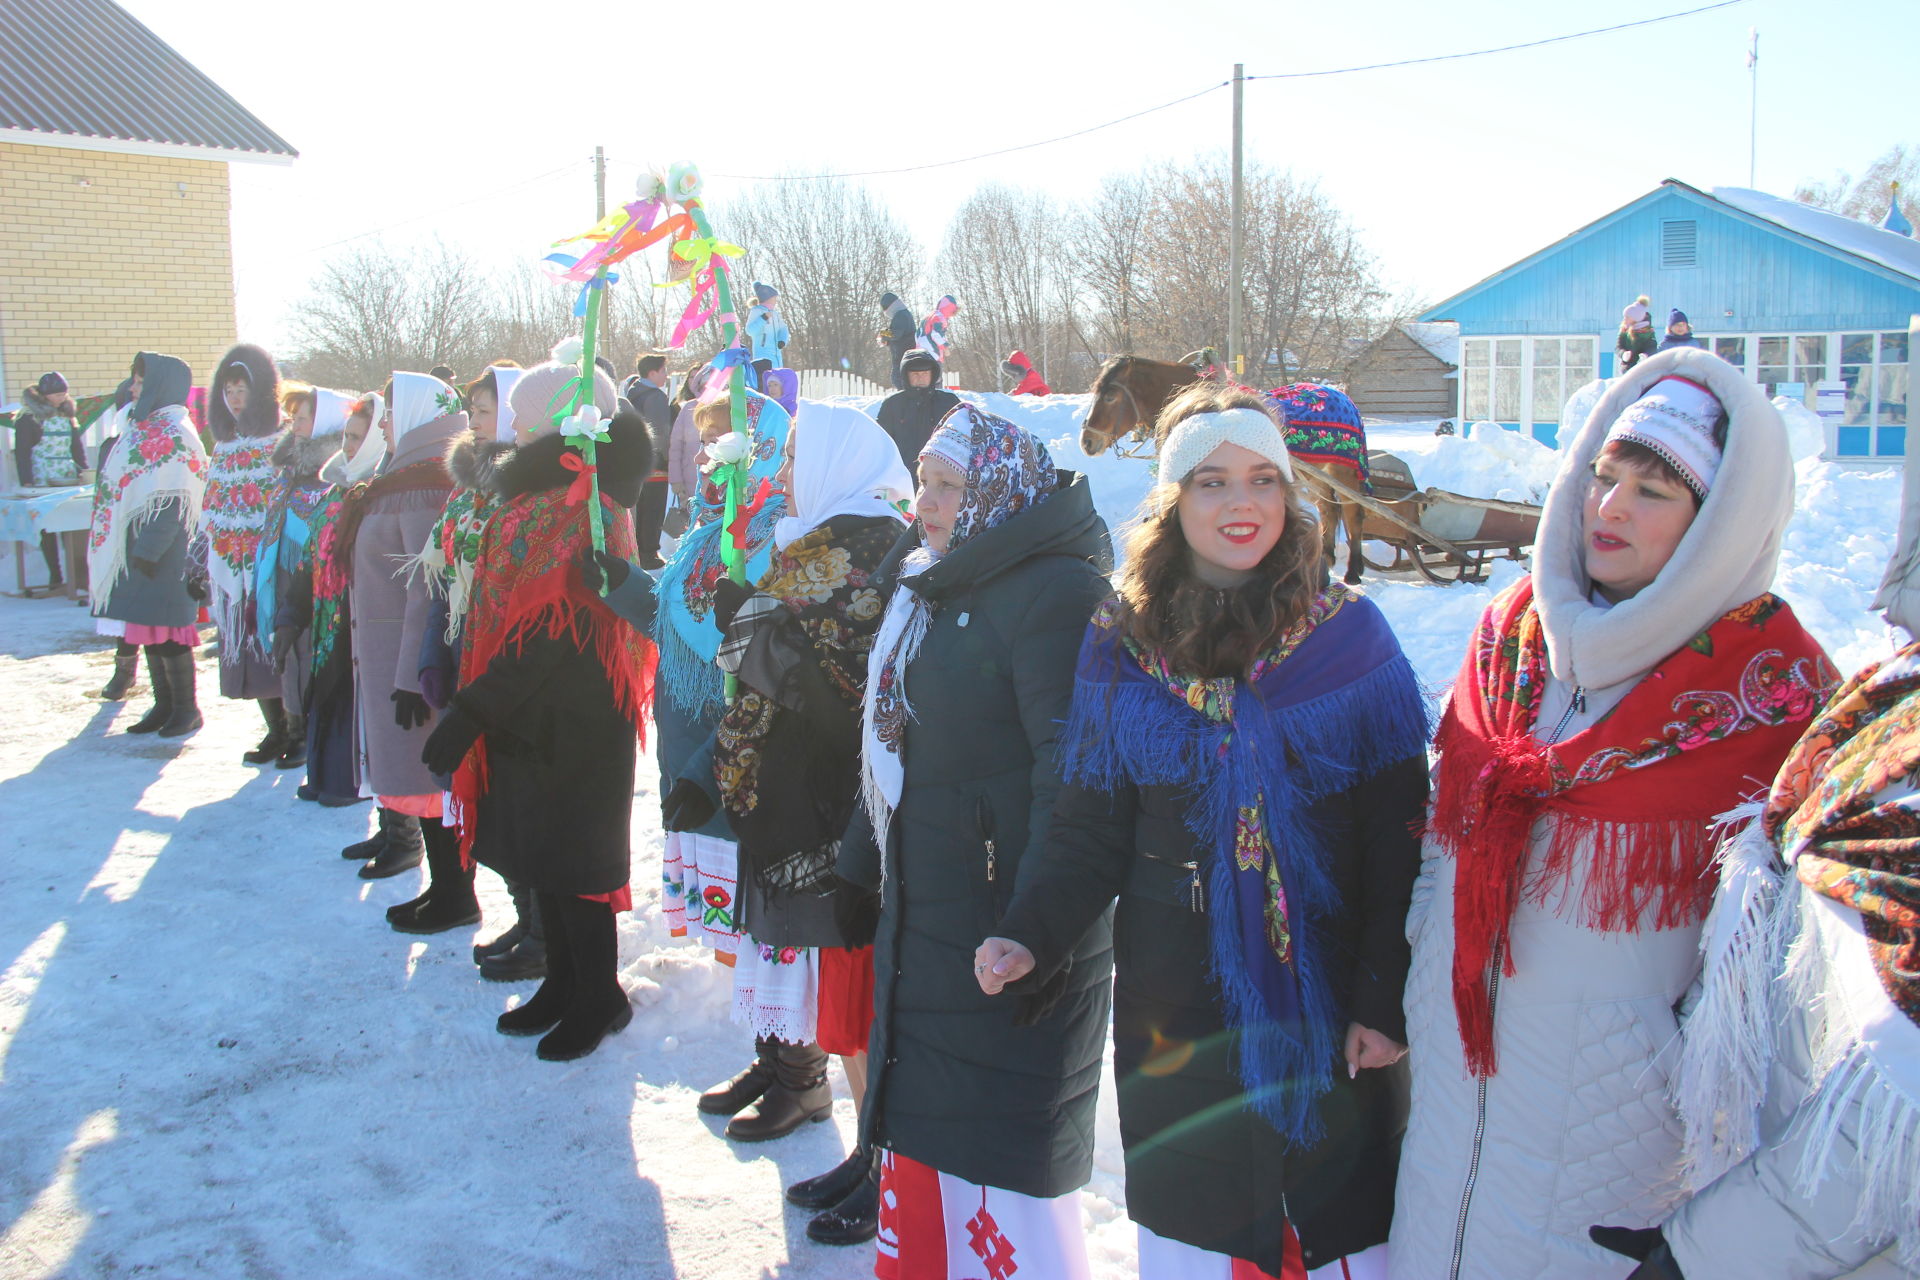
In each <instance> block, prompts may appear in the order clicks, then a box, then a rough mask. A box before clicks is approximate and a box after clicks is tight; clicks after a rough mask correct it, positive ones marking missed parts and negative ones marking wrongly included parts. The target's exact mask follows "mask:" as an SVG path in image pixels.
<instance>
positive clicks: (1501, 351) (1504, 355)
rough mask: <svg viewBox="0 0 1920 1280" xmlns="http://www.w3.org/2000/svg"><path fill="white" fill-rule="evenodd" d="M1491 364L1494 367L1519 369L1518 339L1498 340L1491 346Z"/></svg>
mask: <svg viewBox="0 0 1920 1280" xmlns="http://www.w3.org/2000/svg"><path fill="white" fill-rule="evenodd" d="M1493 362H1494V363H1495V364H1496V365H1502V366H1511V367H1513V368H1515V369H1517V368H1519V367H1520V339H1518V338H1498V339H1495V341H1494V344H1493Z"/></svg>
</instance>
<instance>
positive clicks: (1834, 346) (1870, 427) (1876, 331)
mask: <svg viewBox="0 0 1920 1280" xmlns="http://www.w3.org/2000/svg"><path fill="white" fill-rule="evenodd" d="M1905 332H1906V331H1905V330H1902V329H1885V328H1873V327H1868V328H1861V329H1834V330H1830V331H1826V332H1821V331H1818V330H1812V329H1799V330H1793V331H1790V332H1783V331H1781V330H1777V329H1775V330H1768V331H1764V332H1762V331H1757V330H1755V331H1748V332H1744V333H1742V332H1721V331H1715V332H1712V333H1702V332H1700V331H1699V330H1697V329H1696V330H1695V331H1694V336H1695V337H1697V338H1699V339H1700V340H1701V341H1702V342H1704V343H1706V344H1707V350H1709V351H1712V350H1713V349H1714V340H1715V339H1716V338H1742V339H1745V341H1746V344H1747V345H1746V363H1745V364H1744V365H1741V366H1739V368H1740V372H1741V373H1742V374H1743V375H1744V376H1745V377H1746V379H1747V381H1748V382H1751V383H1754V384H1755V385H1763V384H1761V382H1760V376H1759V370H1758V365H1759V359H1760V339H1762V338H1785V339H1787V341H1788V343H1789V344H1791V343H1792V341H1793V340H1794V339H1795V338H1825V339H1826V341H1827V359H1826V367H1825V368H1823V369H1821V370H1820V373H1819V376H1818V377H1811V376H1809V377H1805V378H1803V379H1801V380H1802V381H1804V382H1805V383H1806V387H1807V395H1806V404H1807V407H1808V408H1810V409H1811V408H1814V407H1815V404H1814V390H1815V384H1816V383H1820V382H1838V381H1840V366H1841V365H1843V364H1856V363H1859V362H1858V361H1847V360H1842V359H1841V358H1840V350H1841V343H1842V341H1843V340H1844V339H1845V338H1846V336H1847V335H1848V334H1860V333H1868V334H1872V335H1874V344H1873V363H1872V364H1871V365H1870V366H1864V367H1863V368H1864V371H1865V372H1864V375H1863V376H1866V377H1868V378H1869V385H1870V386H1871V387H1872V389H1873V399H1872V403H1871V407H1870V408H1869V410H1868V413H1867V420H1866V421H1865V422H1849V423H1840V422H1833V423H1829V424H1828V430H1827V456H1828V457H1829V458H1834V457H1846V458H1856V459H1864V458H1872V459H1873V460H1874V461H1876V462H1894V461H1898V459H1897V458H1894V457H1893V456H1891V455H1887V454H1879V453H1867V454H1857V453H1849V454H1841V453H1840V452H1839V438H1838V437H1837V436H1836V435H1835V434H1834V432H1835V431H1837V430H1838V429H1839V428H1840V427H1841V426H1843V425H1844V426H1847V427H1856V428H1858V427H1864V428H1865V429H1866V430H1867V432H1868V433H1869V434H1868V439H1869V440H1870V441H1871V442H1872V443H1873V444H1874V445H1875V446H1877V445H1878V444H1879V432H1880V429H1881V428H1882V427H1899V426H1904V427H1906V428H1907V429H1908V430H1909V431H1911V430H1915V429H1916V424H1915V422H1914V420H1913V418H1914V414H1913V383H1912V380H1911V378H1910V379H1909V384H1908V390H1907V397H1908V399H1907V421H1906V422H1904V423H1899V422H1884V421H1882V420H1881V417H1880V370H1881V369H1883V368H1888V367H1890V365H1889V364H1888V363H1883V362H1882V361H1881V359H1880V352H1881V348H1882V347H1883V346H1884V345H1885V344H1884V341H1883V339H1885V338H1887V337H1890V336H1894V335H1898V334H1902V333H1905ZM1789 350H1791V346H1790V347H1789ZM1913 363H1914V361H1913V352H1912V351H1911V350H1909V351H1908V352H1907V364H1908V367H1909V368H1912V366H1913ZM1788 368H1789V370H1790V371H1793V372H1798V369H1797V367H1796V366H1795V365H1794V364H1793V363H1792V358H1791V356H1789V363H1788Z"/></svg>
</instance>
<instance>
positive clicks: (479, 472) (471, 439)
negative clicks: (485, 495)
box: [447, 431, 513, 489]
mask: <svg viewBox="0 0 1920 1280" xmlns="http://www.w3.org/2000/svg"><path fill="white" fill-rule="evenodd" d="M512 452H513V441H511V440H482V439H480V437H478V436H476V435H474V434H473V432H471V431H467V432H463V433H461V434H460V435H457V436H455V437H454V438H453V444H452V445H451V446H450V447H449V448H448V449H447V477H448V478H449V479H450V480H452V481H453V482H454V483H455V484H457V485H459V486H460V487H461V488H462V489H491V488H493V472H494V468H496V467H498V466H499V465H500V460H501V459H502V458H505V457H506V456H507V455H508V454H510V453H512Z"/></svg>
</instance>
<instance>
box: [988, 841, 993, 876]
mask: <svg viewBox="0 0 1920 1280" xmlns="http://www.w3.org/2000/svg"><path fill="white" fill-rule="evenodd" d="M987 881H988V883H992V881H993V841H991V840H989V841H987Z"/></svg>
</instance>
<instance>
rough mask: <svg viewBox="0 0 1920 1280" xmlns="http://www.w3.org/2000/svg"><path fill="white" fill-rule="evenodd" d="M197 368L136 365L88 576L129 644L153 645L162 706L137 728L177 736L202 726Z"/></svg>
mask: <svg viewBox="0 0 1920 1280" xmlns="http://www.w3.org/2000/svg"><path fill="white" fill-rule="evenodd" d="M192 384H193V373H192V371H191V370H189V369H188V368H187V366H186V364H185V363H184V362H183V361H180V360H176V359H174V358H173V357H172V356H163V355H158V354H156V353H154V352H142V353H141V354H140V355H138V356H136V357H135V358H134V361H133V379H132V385H131V387H130V390H131V392H132V395H133V397H134V400H133V412H132V416H131V419H130V420H131V422H132V423H133V425H132V426H131V427H129V428H128V429H127V430H126V431H125V432H124V433H123V434H122V435H121V437H120V443H119V444H118V445H117V446H116V447H115V448H114V450H113V452H112V453H111V454H109V455H108V456H107V459H106V461H105V463H104V464H103V465H102V467H101V470H100V476H99V482H98V483H97V484H96V485H95V486H94V492H93V522H92V527H91V532H90V534H89V535H88V541H87V580H88V581H89V582H91V583H92V584H93V601H94V604H93V609H94V612H95V613H97V614H98V615H100V616H101V617H103V618H111V619H113V620H115V621H117V622H120V623H123V624H125V627H126V633H125V640H126V643H128V644H132V645H139V646H141V647H143V648H144V649H146V651H147V675H148V678H149V679H150V680H151V681H152V682H153V709H152V710H151V711H149V712H147V714H146V715H144V716H142V717H141V718H140V719H139V720H138V721H137V722H135V723H134V724H132V725H129V726H128V727H127V732H128V733H153V732H156V731H158V732H159V733H160V735H161V736H162V737H168V738H176V737H180V736H181V735H183V734H187V733H191V732H193V731H194V730H195V729H198V728H199V727H200V725H201V718H200V706H199V702H198V699H197V698H196V696H195V692H194V689H195V676H194V668H193V646H194V645H196V644H198V643H199V642H200V633H199V632H198V631H196V630H195V629H194V625H193V622H194V618H195V617H196V616H197V615H198V613H199V612H200V603H199V601H198V600H196V599H194V597H193V596H192V595H191V594H189V592H188V589H187V584H186V577H187V548H188V546H189V544H191V542H192V541H193V536H194V533H195V532H196V531H197V530H198V528H199V527H200V500H201V496H202V494H203V493H204V491H205V488H206V483H207V454H206V450H205V449H203V448H202V447H201V444H200V437H199V435H198V433H196V432H195V431H194V429H193V421H192V419H191V418H189V417H188V415H187V393H188V391H189V390H190V389H191V388H192Z"/></svg>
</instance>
